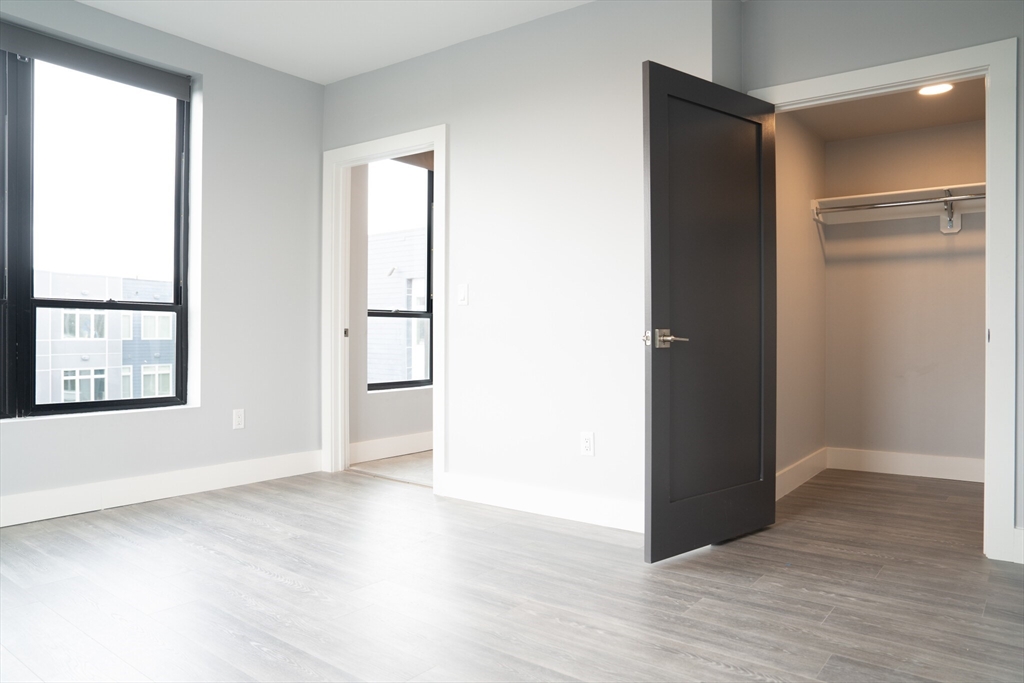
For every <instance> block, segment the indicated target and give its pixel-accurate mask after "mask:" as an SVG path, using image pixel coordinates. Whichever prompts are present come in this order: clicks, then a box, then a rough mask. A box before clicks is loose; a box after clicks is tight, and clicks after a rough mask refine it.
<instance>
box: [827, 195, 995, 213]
mask: <svg viewBox="0 0 1024 683" xmlns="http://www.w3.org/2000/svg"><path fill="white" fill-rule="evenodd" d="M984 198H985V195H984V193H982V194H961V195H957V196H955V197H935V198H933V199H911V200H908V201H905V202H885V203H884V204H857V205H854V206H829V207H825V208H821V207H818V208H816V209H815V213H817V215H819V216H820V215H821V214H823V213H837V212H839V211H860V210H861V209H888V208H890V207H893V206H916V205H918V204H944V203H946V202H962V201H965V200H967V199H984Z"/></svg>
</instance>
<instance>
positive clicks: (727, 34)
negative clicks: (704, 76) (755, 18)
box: [711, 0, 743, 90]
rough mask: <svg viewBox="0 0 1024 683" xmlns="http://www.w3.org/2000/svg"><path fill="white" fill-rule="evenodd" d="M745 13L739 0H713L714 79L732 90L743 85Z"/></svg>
mask: <svg viewBox="0 0 1024 683" xmlns="http://www.w3.org/2000/svg"><path fill="white" fill-rule="evenodd" d="M742 17H743V15H742V3H741V2H740V0H714V2H713V3H712V5H711V32H712V45H711V51H712V59H711V80H713V81H714V82H715V83H718V84H720V85H724V86H725V87H727V88H732V89H733V90H740V89H741V87H742V85H743V82H742V76H743V75H742V66H743V44H742V40H741V39H742V35H741V29H742V23H741V22H742Z"/></svg>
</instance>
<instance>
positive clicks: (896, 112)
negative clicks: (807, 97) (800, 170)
mask: <svg viewBox="0 0 1024 683" xmlns="http://www.w3.org/2000/svg"><path fill="white" fill-rule="evenodd" d="M786 115H787V116H790V115H791V116H793V117H794V118H796V119H797V120H798V121H800V122H801V123H803V124H804V125H805V126H807V127H808V128H810V129H811V130H812V131H813V132H814V133H815V134H816V135H817V136H818V137H820V138H821V139H822V140H823V141H824V142H832V141H833V140H847V139H850V138H863V137H868V136H870V135H885V134H886V133H898V132H900V131H905V130H915V129H918V128H931V127H932V126H949V125H952V124H955V123H967V122H968V121H980V120H982V119H984V118H985V79H983V78H978V79H974V80H969V81H960V82H958V83H954V84H953V89H952V90H950V91H949V92H948V93H945V94H942V95H931V96H925V95H919V94H918V93H917V89H916V88H915V89H913V90H908V91H904V92H897V93H890V94H887V95H879V96H877V97H868V98H864V99H859V100H847V101H845V102H836V103H834V104H826V105H823V106H820V107H811V108H809V109H798V110H796V111H792V112H788V113H787V114H786Z"/></svg>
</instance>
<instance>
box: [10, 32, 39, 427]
mask: <svg viewBox="0 0 1024 683" xmlns="http://www.w3.org/2000/svg"><path fill="white" fill-rule="evenodd" d="M4 56H5V58H6V59H5V62H6V65H7V98H8V99H7V131H8V134H7V201H8V204H7V207H6V209H7V211H6V213H7V216H6V217H7V258H8V263H7V269H8V270H7V287H8V289H7V294H8V299H7V304H8V311H7V323H8V328H7V330H6V333H7V334H6V337H7V349H6V351H7V357H8V368H10V372H9V373H7V381H8V386H7V394H8V396H7V400H8V405H9V406H10V411H11V412H10V414H11V415H26V414H27V413H28V409H29V406H31V405H32V402H33V401H34V399H35V377H34V369H33V366H34V363H35V358H34V356H35V343H34V342H33V339H34V338H35V321H34V320H33V319H32V315H31V312H30V306H29V303H30V300H31V297H32V235H31V233H30V232H29V226H31V224H32V62H31V61H30V60H28V59H25V58H24V57H20V56H18V55H16V54H14V53H11V52H8V53H5V55H4Z"/></svg>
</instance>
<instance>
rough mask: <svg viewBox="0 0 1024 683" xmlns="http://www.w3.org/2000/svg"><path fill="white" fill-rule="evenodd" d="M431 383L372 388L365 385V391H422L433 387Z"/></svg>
mask: <svg viewBox="0 0 1024 683" xmlns="http://www.w3.org/2000/svg"><path fill="white" fill-rule="evenodd" d="M433 388H434V385H433V384H423V385H420V386H418V387H385V388H381V389H374V388H373V387H366V393H368V394H390V393H394V392H396V391H422V390H423V389H433Z"/></svg>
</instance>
